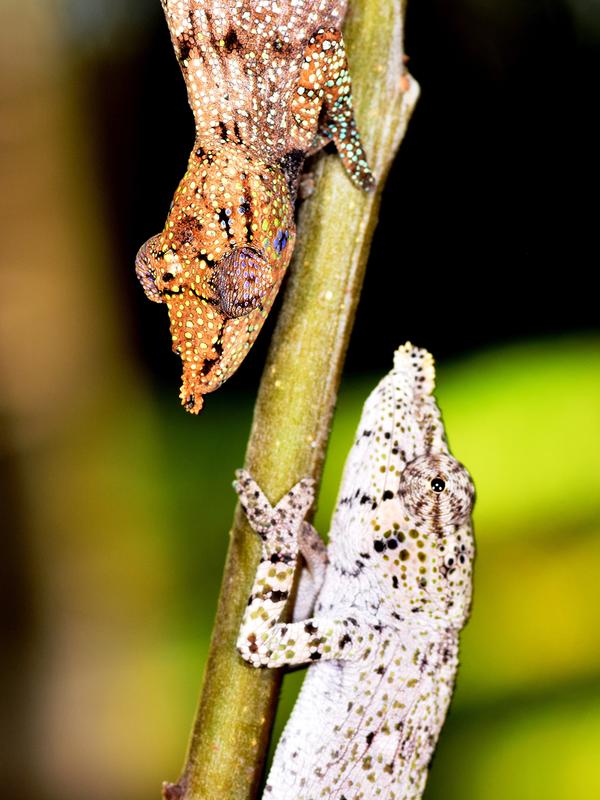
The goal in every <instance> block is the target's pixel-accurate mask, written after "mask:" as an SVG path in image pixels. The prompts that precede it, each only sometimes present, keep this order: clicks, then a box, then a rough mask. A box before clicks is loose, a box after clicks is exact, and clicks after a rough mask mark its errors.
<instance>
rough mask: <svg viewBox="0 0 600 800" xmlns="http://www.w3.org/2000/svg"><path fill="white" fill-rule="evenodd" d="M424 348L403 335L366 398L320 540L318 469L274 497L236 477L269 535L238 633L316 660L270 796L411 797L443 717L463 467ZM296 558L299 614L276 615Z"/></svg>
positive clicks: (259, 658) (461, 601)
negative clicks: (315, 513)
mask: <svg viewBox="0 0 600 800" xmlns="http://www.w3.org/2000/svg"><path fill="white" fill-rule="evenodd" d="M434 382H435V371H434V366H433V359H432V357H431V355H430V354H429V353H428V352H427V351H426V350H421V349H418V348H416V347H413V346H412V345H411V344H410V343H407V344H405V345H404V346H402V347H400V348H399V349H398V350H397V352H396V354H395V358H394V368H393V369H392V371H391V372H390V373H389V374H388V375H386V376H385V378H383V380H382V381H381V382H380V383H379V385H378V386H377V388H376V389H375V390H374V391H373V392H372V393H371V395H370V397H369V398H368V400H367V402H366V403H365V406H364V409H363V413H362V418H361V421H360V425H359V427H358V431H357V434H356V440H355V443H354V445H353V447H352V449H351V451H350V454H349V456H348V460H347V463H346V467H345V471H344V477H343V480H342V485H341V489H340V493H339V497H338V501H337V506H336V509H335V513H334V515H333V521H332V525H331V532H330V536H329V539H330V540H329V546H328V547H327V548H326V547H325V546H324V545H323V543H322V541H321V539H320V538H319V536H318V534H317V533H316V531H315V530H314V528H312V527H311V526H310V525H309V524H308V523H306V522H304V517H305V515H306V513H307V511H308V509H309V508H310V506H311V505H312V503H313V494H314V491H313V482H312V481H311V480H310V479H305V480H302V481H300V483H298V484H297V485H296V486H295V487H294V488H293V489H292V490H291V491H290V492H288V494H286V495H285V497H284V498H283V499H282V500H281V501H280V502H279V503H278V505H277V506H276V507H275V508H274V509H273V508H272V507H271V506H270V504H269V502H268V501H267V499H266V497H265V496H264V494H263V493H262V492H261V490H260V489H259V487H258V486H257V484H256V483H255V482H254V480H253V479H252V478H251V477H250V476H249V475H248V473H246V472H243V471H240V472H239V473H238V474H237V478H238V480H237V482H236V484H235V486H236V490H237V492H238V494H239V496H240V501H241V503H242V505H243V507H244V509H245V511H246V514H247V516H248V519H249V521H250V524H251V525H252V528H253V529H254V530H255V531H256V532H257V533H258V534H259V535H260V536H261V538H262V541H263V549H262V559H261V563H260V565H259V567H258V570H257V573H256V578H255V581H254V586H253V589H252V595H251V597H250V600H249V604H248V607H247V609H246V612H245V614H244V619H243V622H242V627H241V630H240V635H239V639H238V643H237V645H238V649H239V652H240V653H241V655H242V656H243V657H244V658H245V659H246V661H248V662H249V663H250V664H252V665H253V666H255V667H282V666H291V665H298V664H304V663H309V664H311V666H310V669H309V670H308V673H307V677H306V679H305V681H304V685H303V687H302V691H301V693H300V696H299V698H298V700H297V702H296V706H295V708H294V711H293V713H292V715H291V717H290V720H289V722H288V723H287V726H286V728H285V731H284V733H283V735H282V737H281V741H280V742H279V744H278V747H277V751H276V753H275V758H274V761H273V766H272V768H271V771H270V773H269V776H268V778H267V784H266V787H265V792H264V796H263V797H264V799H265V800H316V798H331V799H332V800H333V798H337V800H360V799H361V798H365V799H368V798H385V800H414V799H415V798H420V797H421V795H422V793H423V790H424V787H425V781H426V779H427V769H428V765H429V762H430V760H431V757H432V755H433V751H434V749H435V745H436V742H437V739H438V736H439V733H440V730H441V727H442V724H443V722H444V718H445V715H446V711H447V708H448V704H449V702H450V698H451V695H452V689H453V684H454V678H455V674H456V669H457V665H458V634H459V631H460V629H461V628H462V627H463V625H464V624H465V622H466V620H467V617H468V614H469V606H470V602H471V573H472V564H473V555H474V543H473V537H472V530H471V520H470V516H471V509H472V506H473V498H474V490H473V484H472V482H471V479H470V477H469V474H468V473H467V471H466V470H465V468H464V467H463V466H462V465H461V464H459V463H458V462H457V461H456V460H455V459H454V458H453V457H452V456H451V455H450V453H449V450H448V445H447V443H446V439H445V434H444V427H443V424H442V420H441V416H440V412H439V410H438V407H437V405H436V402H435V399H434V397H433V395H432V392H433V389H434ZM299 553H300V554H302V556H303V558H304V562H305V563H304V565H303V567H302V572H301V577H300V583H299V589H298V596H297V601H296V604H295V607H294V613H293V622H291V623H285V622H280V618H281V615H282V612H283V609H284V607H285V604H286V600H287V598H288V595H289V592H290V590H291V588H292V582H293V575H294V570H295V567H296V562H297V560H298V555H299Z"/></svg>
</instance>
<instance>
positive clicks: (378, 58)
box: [164, 0, 419, 800]
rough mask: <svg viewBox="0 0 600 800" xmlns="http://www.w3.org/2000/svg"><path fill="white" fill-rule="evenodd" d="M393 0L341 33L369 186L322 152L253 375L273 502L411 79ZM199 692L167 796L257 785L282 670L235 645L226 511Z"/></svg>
mask: <svg viewBox="0 0 600 800" xmlns="http://www.w3.org/2000/svg"><path fill="white" fill-rule="evenodd" d="M404 10H405V2H404V0H354V2H353V3H352V7H351V10H350V12H349V15H348V18H347V21H346V24H345V28H344V37H345V40H346V44H347V48H348V51H349V60H350V65H351V70H352V76H353V94H354V101H355V108H356V113H357V119H358V125H359V129H360V130H361V132H362V139H363V143H364V145H365V149H366V151H367V153H368V155H369V162H370V166H371V168H372V169H373V172H374V174H375V175H376V177H377V180H378V184H377V190H376V191H375V192H374V193H372V194H366V193H363V192H361V191H359V190H358V189H355V188H354V187H353V186H352V184H351V183H350V181H349V180H348V177H347V175H346V174H345V172H344V170H343V168H342V166H341V164H340V161H339V159H338V158H337V157H336V156H335V155H332V156H325V157H323V158H322V159H321V160H320V162H319V164H318V166H317V168H316V176H315V178H316V180H315V186H316V188H315V192H314V194H313V196H312V197H311V198H310V200H308V201H307V202H305V203H304V205H303V206H302V209H301V213H300V217H299V224H298V239H297V243H296V249H295V254H294V258H293V262H292V266H291V268H290V278H289V283H288V286H287V291H286V296H285V300H284V303H283V306H282V309H281V313H280V315H279V320H278V323H277V328H276V330H275V334H274V337H273V342H272V344H271V349H270V353H269V357H268V361H267V365H266V367H265V371H264V374H263V378H262V382H261V386H260V390H259V394H258V399H257V403H256V408H255V412H254V422H253V426H252V432H251V434H250V440H249V443H248V450H247V454H246V463H245V467H246V468H247V469H248V470H249V471H250V472H251V473H252V475H253V476H254V477H255V478H256V479H257V481H258V483H259V484H260V486H261V487H262V488H263V489H264V491H265V492H266V494H267V496H268V497H269V499H270V500H271V501H273V502H275V501H277V500H279V498H280V497H281V496H282V495H283V494H285V492H287V491H288V489H289V488H290V486H292V485H293V484H294V483H295V482H296V481H297V480H298V479H299V478H301V477H303V476H306V475H312V476H313V477H314V478H316V479H317V480H318V479H319V478H320V474H321V468H322V464H323V460H324V457H325V449H326V445H327V439H328V435H329V430H330V424H331V417H332V413H333V408H334V405H335V399H336V394H337V389H338V384H339V380H340V374H341V369H342V365H343V361H344V356H345V353H346V348H347V344H348V339H349V335H350V331H351V328H352V323H353V320H354V314H355V310H356V305H357V302H358V298H359V294H360V289H361V286H362V280H363V274H364V269H365V264H366V261H367V257H368V252H369V247H370V243H371V238H372V236H373V230H374V228H375V225H376V222H377V216H378V209H379V203H380V195H381V190H382V189H383V185H384V182H385V178H386V176H387V172H388V170H389V167H390V164H391V162H392V160H393V158H394V155H395V153H396V151H397V149H398V147H399V145H400V141H401V140H402V137H403V135H404V132H405V130H406V125H407V123H408V120H409V118H410V114H411V112H412V110H413V107H414V105H415V102H416V100H417V97H418V91H419V90H418V85H417V84H416V82H415V81H414V80H413V79H409V80H407V78H406V76H405V69H404V63H403V51H402V41H403V19H404ZM230 536H231V541H230V547H229V552H228V555H227V561H226V565H225V571H224V576H223V583H222V588H221V594H220V598H219V605H218V609H217V618H216V622H215V627H214V631H213V636H212V642H211V646H210V653H209V659H208V664H207V667H206V673H205V678H204V685H203V689H202V695H201V697H200V702H199V707H198V712H197V716H196V720H195V724H194V729H193V732H192V737H191V741H190V746H189V751H188V755H187V760H186V764H185V767H184V771H183V775H182V777H181V779H180V781H179V783H177V784H169V785H166V786H165V788H164V796H165V797H166V798H168V800H175V798H182V799H183V800H224V799H225V798H227V800H249V799H250V798H252V797H254V796H255V795H256V791H257V788H258V784H259V780H260V776H261V772H262V768H263V764H264V758H265V753H266V749H267V745H268V739H269V733H270V730H271V725H272V722H273V717H274V712H275V705H276V699H277V694H278V691H279V686H280V681H281V675H280V673H279V671H277V670H254V669H253V668H252V667H250V666H249V665H248V664H246V663H244V662H243V661H242V659H241V658H240V657H239V656H238V654H237V651H236V649H235V641H236V638H237V633H238V630H239V625H240V620H241V619H242V614H243V611H244V608H245V605H246V602H247V599H248V594H249V591H250V587H251V585H252V580H253V577H254V573H255V569H256V565H257V562H258V558H259V551H260V544H259V542H258V541H257V540H256V538H255V535H254V534H253V533H252V531H251V530H250V528H249V527H248V526H247V524H246V522H245V519H244V517H243V514H242V513H241V512H240V509H239V507H238V509H237V510H236V513H235V518H234V522H233V527H232V530H231V534H230Z"/></svg>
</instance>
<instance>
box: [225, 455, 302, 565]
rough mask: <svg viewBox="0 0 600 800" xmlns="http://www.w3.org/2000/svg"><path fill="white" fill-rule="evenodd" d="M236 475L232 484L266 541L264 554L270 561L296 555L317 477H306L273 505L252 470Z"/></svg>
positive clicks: (249, 520)
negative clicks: (300, 532)
mask: <svg viewBox="0 0 600 800" xmlns="http://www.w3.org/2000/svg"><path fill="white" fill-rule="evenodd" d="M235 477H236V481H235V483H234V484H233V485H234V488H235V490H236V492H237V494H238V497H239V499H240V503H241V504H242V507H243V509H244V511H245V512H246V516H247V517H248V522H249V523H250V525H251V527H252V530H253V531H255V532H256V533H258V535H259V536H260V538H261V539H262V540H263V555H268V556H269V557H271V560H273V558H272V557H273V556H274V555H277V554H279V555H282V556H283V555H284V554H286V555H293V556H294V557H296V555H297V553H298V534H299V531H300V529H301V528H302V523H303V521H304V517H305V516H306V512H307V511H308V509H309V508H310V507H311V505H312V504H313V502H314V499H315V482H314V480H313V479H312V478H303V479H302V480H301V481H299V482H298V483H297V484H296V485H295V486H294V487H293V488H292V489H290V491H289V492H288V493H287V494H286V495H284V496H283V497H282V499H281V500H280V501H279V503H277V505H276V506H275V508H273V507H272V506H271V504H270V503H269V501H268V500H267V498H266V497H265V495H264V493H263V491H262V489H261V488H260V486H259V485H258V484H257V483H256V481H255V480H254V478H253V477H252V476H251V475H250V473H249V472H247V471H246V470H243V469H239V470H237V471H236V473H235ZM273 563H276V560H275V561H273Z"/></svg>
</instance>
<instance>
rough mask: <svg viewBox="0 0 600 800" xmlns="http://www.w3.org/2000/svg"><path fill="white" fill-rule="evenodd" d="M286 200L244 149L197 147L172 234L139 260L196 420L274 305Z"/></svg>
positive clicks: (152, 243)
mask: <svg viewBox="0 0 600 800" xmlns="http://www.w3.org/2000/svg"><path fill="white" fill-rule="evenodd" d="M280 184H281V185H280ZM282 192H287V185H285V179H284V178H283V175H282V173H281V172H280V171H279V170H277V169H271V168H268V167H267V166H266V165H264V164H262V163H261V162H256V160H255V159H251V158H250V157H249V156H248V155H247V154H245V155H243V154H240V152H239V150H234V151H233V152H229V153H228V152H227V150H226V148H223V149H222V150H220V151H219V152H218V153H217V152H210V151H206V150H204V149H203V148H201V147H197V148H196V150H195V151H194V152H193V153H192V156H191V158H190V163H189V165H188V171H187V172H186V174H185V176H184V178H183V180H182V182H181V184H180V185H179V187H178V189H177V191H176V193H175V197H174V200H173V205H172V207H171V210H170V212H169V216H168V218H167V222H166V226H165V230H164V232H163V233H162V234H159V235H158V236H154V237H152V238H151V239H149V240H148V242H146V244H144V245H143V246H142V247H141V248H140V251H139V252H138V255H137V258H136V273H137V276H138V278H139V280H140V282H141V284H142V286H143V287H144V290H145V292H146V295H147V296H148V297H149V299H151V300H153V301H155V302H164V303H165V304H166V306H167V309H168V312H169V320H170V327H171V338H172V342H173V350H174V351H175V352H176V353H178V354H179V355H180V356H181V359H182V361H183V377H182V387H181V393H180V397H181V401H182V404H183V406H184V407H185V408H186V409H187V410H188V411H191V412H192V413H197V412H198V411H199V410H200V408H201V407H202V395H204V394H206V393H208V392H212V391H214V390H215V389H217V388H218V387H219V386H220V385H221V384H222V383H223V382H224V381H225V380H226V379H227V378H228V377H229V376H230V375H231V374H232V373H233V372H234V371H235V370H236V369H237V367H238V366H239V364H240V362H241V361H242V359H243V358H244V356H245V355H246V353H247V351H248V349H249V348H250V346H251V345H252V344H253V342H254V340H255V338H256V336H257V334H258V332H259V330H260V328H261V327H262V324H263V322H264V320H265V318H266V316H267V313H268V311H269V309H270V308H271V305H272V303H273V300H274V299H275V296H276V294H277V290H278V288H279V285H280V283H281V280H282V278H283V275H284V273H285V269H286V267H287V265H288V262H289V259H290V255H291V251H292V246H293V237H294V224H293V217H292V209H291V205H290V204H288V205H289V206H290V207H289V208H286V206H285V202H284V201H285V197H286V196H287V195H282Z"/></svg>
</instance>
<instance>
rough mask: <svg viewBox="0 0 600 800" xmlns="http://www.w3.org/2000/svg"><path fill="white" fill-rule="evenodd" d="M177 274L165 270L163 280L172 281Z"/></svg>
mask: <svg viewBox="0 0 600 800" xmlns="http://www.w3.org/2000/svg"><path fill="white" fill-rule="evenodd" d="M174 277H175V275H173V273H172V272H163V276H162V279H163V281H172V280H173V278H174Z"/></svg>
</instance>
